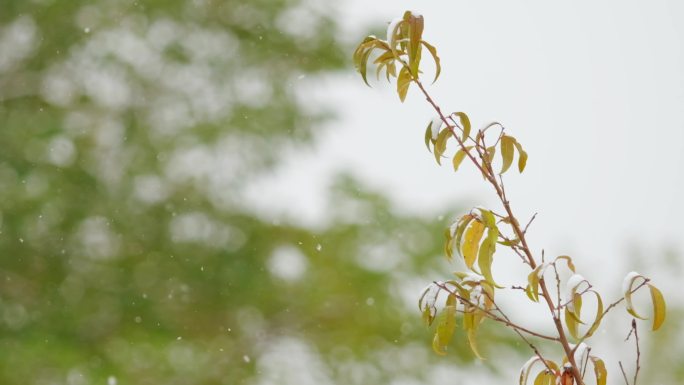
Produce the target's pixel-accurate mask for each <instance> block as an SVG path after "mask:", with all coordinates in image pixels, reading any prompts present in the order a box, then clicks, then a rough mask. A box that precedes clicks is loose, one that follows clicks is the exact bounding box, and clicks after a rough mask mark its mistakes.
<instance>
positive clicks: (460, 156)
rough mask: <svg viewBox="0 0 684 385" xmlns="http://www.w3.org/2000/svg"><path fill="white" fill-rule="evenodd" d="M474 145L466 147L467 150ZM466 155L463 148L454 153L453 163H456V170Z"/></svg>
mask: <svg viewBox="0 0 684 385" xmlns="http://www.w3.org/2000/svg"><path fill="white" fill-rule="evenodd" d="M471 148H472V147H466V150H470V149H471ZM465 157H466V152H465V151H463V149H459V150H458V151H456V154H454V159H453V164H454V171H458V167H459V166H460V165H461V163H462V162H463V159H465Z"/></svg>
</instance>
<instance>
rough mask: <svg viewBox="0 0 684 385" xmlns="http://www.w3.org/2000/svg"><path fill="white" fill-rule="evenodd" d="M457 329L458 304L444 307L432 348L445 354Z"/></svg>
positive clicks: (440, 353)
mask: <svg viewBox="0 0 684 385" xmlns="http://www.w3.org/2000/svg"><path fill="white" fill-rule="evenodd" d="M455 329H456V306H455V305H449V306H446V307H444V310H442V313H441V314H440V316H439V320H438V323H437V330H436V332H435V338H434V339H433V341H432V348H433V350H434V351H435V353H437V354H439V355H445V354H446V353H447V345H449V342H450V341H451V338H452V337H453V335H454V330H455Z"/></svg>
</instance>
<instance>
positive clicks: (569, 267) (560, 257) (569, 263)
mask: <svg viewBox="0 0 684 385" xmlns="http://www.w3.org/2000/svg"><path fill="white" fill-rule="evenodd" d="M559 259H564V260H565V261H566V262H567V263H568V269H570V271H572V272H573V273H574V272H575V264H574V263H572V258H570V257H569V256H567V255H561V256H559V257H556V261H558V260H559Z"/></svg>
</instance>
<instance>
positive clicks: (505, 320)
mask: <svg viewBox="0 0 684 385" xmlns="http://www.w3.org/2000/svg"><path fill="white" fill-rule="evenodd" d="M432 283H433V284H435V286H437V287H439V288H440V289H442V290H444V291H446V292H447V293H449V294H451V295H453V296H455V297H456V298H458V300H459V301H461V303H464V304H467V305H470V306H473V307H476V308H478V309H479V310H482V312H484V314H485V315H486V316H487V317H488V318H490V319H492V320H494V321H497V322H500V323H502V324H504V325H506V326H510V327H512V328H513V329H514V330H519V331H522V332H525V333H527V334H529V335H532V336H535V337H539V338H542V339H545V340H549V341H556V342H558V338H557V337H551V336H547V335H544V334H541V333H537V332H535V331H533V330H530V329H527V328H525V327H522V326H520V325H518V324H516V323H513V322H512V321H511V320H510V319H509V318H508V317H506V315H505V314H503V312H502V311H501V309H500V308H499V307H498V306H497V305H496V303H494V301H493V300H491V297H489V295H488V294H487V297H488V298H490V300H491V301H492V303H493V304H494V306H495V309H496V310H498V311H499V313H501V315H502V317H503V318H502V317H499V316H497V315H496V314H494V313H492V312H491V311H489V310H487V309H483V308H481V307H479V306H478V305H477V304H475V303H473V302H472V301H470V300H468V299H465V298H463V297H462V296H461V295H459V294H458V293H456V292H454V291H452V290H451V289H449V288H448V287H447V286H446V285H445V284H444V283H441V282H437V281H433V282H432ZM483 293H484V291H483ZM526 342H527V341H526Z"/></svg>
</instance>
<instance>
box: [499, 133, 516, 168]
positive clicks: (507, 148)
mask: <svg viewBox="0 0 684 385" xmlns="http://www.w3.org/2000/svg"><path fill="white" fill-rule="evenodd" d="M515 143H516V141H515V139H514V138H513V137H511V136H508V135H504V136H502V137H501V158H502V160H503V165H502V166H501V172H499V174H503V173H505V172H506V171H507V170H508V168H509V167H511V164H513V152H514V151H515Z"/></svg>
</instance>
